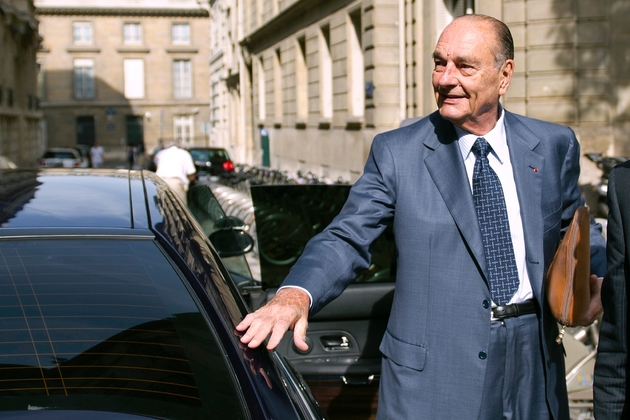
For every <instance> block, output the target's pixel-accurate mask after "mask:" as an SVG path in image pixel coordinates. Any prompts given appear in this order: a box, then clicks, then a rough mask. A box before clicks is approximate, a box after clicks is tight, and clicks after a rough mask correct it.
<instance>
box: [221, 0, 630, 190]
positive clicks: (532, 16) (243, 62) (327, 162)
mask: <svg viewBox="0 0 630 420" xmlns="http://www.w3.org/2000/svg"><path fill="white" fill-rule="evenodd" d="M219 3H220V4H221V10H223V11H225V10H227V9H229V10H230V12H231V13H232V14H237V16H236V17H235V20H236V24H237V25H238V28H239V29H236V30H232V37H234V33H239V31H241V32H242V35H240V38H239V39H240V48H241V51H240V52H241V54H240V56H239V55H238V54H235V55H234V56H233V58H232V61H230V62H229V63H225V62H224V65H225V66H231V68H232V70H233V71H236V70H238V72H239V80H240V81H241V83H240V86H239V89H237V90H235V92H236V93H237V96H238V98H239V100H240V101H241V102H242V103H244V104H245V105H242V106H241V107H240V108H238V110H239V112H240V114H239V113H237V114H236V115H237V117H238V118H240V119H241V120H243V121H245V123H244V125H243V126H241V127H239V130H241V134H240V135H241V136H242V137H243V136H244V137H243V140H242V141H243V142H245V144H247V145H248V146H247V147H248V148H249V149H251V150H252V152H251V153H250V155H251V156H252V158H253V163H260V158H259V156H262V155H265V154H268V155H269V156H270V158H271V159H270V165H271V166H272V167H277V168H280V169H285V170H290V171H297V170H301V171H312V172H314V173H316V174H318V175H323V176H329V177H331V178H333V179H334V178H337V177H343V178H344V179H349V180H351V181H354V180H355V179H356V178H357V177H358V176H359V175H360V174H361V172H362V168H363V164H364V162H365V159H366V157H367V153H368V151H369V147H370V144H371V141H372V138H373V136H374V135H375V134H376V133H378V132H382V131H385V130H390V129H393V128H395V127H397V126H399V125H400V123H401V121H402V120H404V119H405V118H409V117H414V116H422V115H427V114H429V113H431V112H433V111H434V110H435V109H436V106H435V101H434V98H433V91H432V88H431V81H430V80H431V72H432V67H433V63H432V59H431V53H432V52H433V48H434V46H435V43H436V41H437V37H438V36H439V34H440V33H441V31H442V29H443V28H444V27H445V26H446V25H447V24H448V23H449V22H450V21H451V20H452V19H453V17H455V16H458V15H461V14H464V13H471V12H475V13H483V14H487V15H491V16H494V17H497V18H499V19H501V20H503V21H505V22H506V23H507V24H508V26H509V27H510V29H511V30H512V32H513V36H514V39H515V48H516V73H515V75H514V78H513V82H512V86H511V87H510V89H509V91H508V94H507V95H506V96H505V98H504V105H505V106H506V108H507V109H509V110H511V111H514V112H517V113H521V114H524V115H527V116H531V117H534V118H541V119H545V120H548V121H553V122H557V123H561V124H566V125H569V126H571V127H572V128H573V129H574V130H575V132H576V134H577V136H578V138H579V140H580V142H581V144H582V151H583V152H589V151H594V152H602V153H604V154H608V155H628V156H630V142H629V141H628V140H629V136H630V90H629V85H630V62H629V61H628V56H629V54H630V29H628V28H630V13H628V12H630V2H627V1H626V0H604V1H602V0H242V1H236V0H232V1H227V0H223V1H221V0H217V1H216V2H214V4H215V5H216V4H219ZM211 13H215V12H212V11H211ZM216 13H218V11H217V12H216ZM223 13H224V12H223ZM214 30H215V29H212V31H214ZM223 45H224V46H225V48H231V49H232V50H233V51H238V49H235V48H234V43H232V45H231V46H230V45H229V43H225V44H223ZM224 57H225V56H224ZM232 77H233V78H234V77H236V76H235V75H234V73H232ZM217 80H223V81H225V82H227V81H228V80H230V78H229V77H228V78H225V77H224V78H222V79H217ZM247 104H249V105H247ZM213 107H215V108H216V107H219V105H213ZM232 129H233V128H230V127H228V126H216V127H215V130H217V131H224V133H223V134H221V136H220V137H224V138H236V136H237V135H236V133H235V134H231V133H230V130H232ZM243 132H244V134H243ZM265 135H268V143H266V141H265V140H266V139H264V136H265ZM267 144H268V146H267ZM267 147H268V150H266V148H267ZM588 165H592V164H591V163H590V162H588V161H585V162H584V165H583V166H584V167H586V169H589V168H588ZM585 172H588V171H585ZM587 182H588V180H587Z"/></svg>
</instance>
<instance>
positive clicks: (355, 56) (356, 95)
mask: <svg viewBox="0 0 630 420" xmlns="http://www.w3.org/2000/svg"><path fill="white" fill-rule="evenodd" d="M348 17H349V22H348V23H349V25H348V45H349V48H350V51H349V56H350V60H349V65H350V66H349V67H350V68H349V69H348V77H349V78H350V80H349V81H348V82H349V83H348V86H349V88H350V92H348V96H349V99H350V103H349V107H350V115H352V116H353V117H362V116H363V114H364V112H363V111H364V109H365V86H364V85H365V84H364V79H365V76H364V70H365V69H364V64H363V47H362V37H361V34H362V33H363V30H362V24H361V9H359V10H357V11H355V12H353V13H351V14H350V15H349V16H348Z"/></svg>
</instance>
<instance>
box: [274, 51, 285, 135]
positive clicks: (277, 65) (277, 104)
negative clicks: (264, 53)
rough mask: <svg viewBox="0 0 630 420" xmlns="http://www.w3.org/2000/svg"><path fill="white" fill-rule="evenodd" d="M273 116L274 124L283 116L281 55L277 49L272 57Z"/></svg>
mask: <svg viewBox="0 0 630 420" xmlns="http://www.w3.org/2000/svg"><path fill="white" fill-rule="evenodd" d="M273 94H274V98H273V100H274V101H273V102H274V103H273V109H274V111H273V116H274V117H275V118H276V120H277V121H276V122H275V123H280V120H282V115H283V103H282V101H283V98H284V95H283V92H282V54H281V52H280V48H278V49H277V50H276V52H275V54H274V55H273Z"/></svg>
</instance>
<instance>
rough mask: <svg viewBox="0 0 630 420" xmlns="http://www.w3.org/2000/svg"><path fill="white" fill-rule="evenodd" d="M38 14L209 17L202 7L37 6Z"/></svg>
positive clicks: (36, 12) (36, 11)
mask: <svg viewBox="0 0 630 420" xmlns="http://www.w3.org/2000/svg"><path fill="white" fill-rule="evenodd" d="M35 14H36V15H38V16H150V17H191V18H209V17H210V13H209V12H208V11H207V10H204V9H132V8H129V9H125V8H120V9H114V8H111V9H109V8H96V7H85V8H83V7H38V8H37V9H36V10H35Z"/></svg>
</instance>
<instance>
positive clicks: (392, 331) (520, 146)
mask: <svg viewBox="0 0 630 420" xmlns="http://www.w3.org/2000/svg"><path fill="white" fill-rule="evenodd" d="M513 57H514V47H513V41H512V36H511V34H510V31H509V29H508V27H507V26H506V25H505V24H504V23H502V22H500V21H498V20H496V19H494V18H491V17H488V16H483V15H465V16H461V17H458V18H456V19H454V20H453V21H452V22H451V23H450V24H449V25H448V26H447V27H446V28H445V30H444V31H443V32H442V34H441V36H440V37H439V40H438V42H437V45H436V48H435V51H434V53H433V60H434V70H433V75H432V81H433V88H434V91H435V98H436V101H437V107H438V111H436V112H435V113H432V114H431V115H429V116H427V117H425V118H423V119H421V120H420V121H418V122H416V123H414V124H411V125H408V126H406V127H402V128H399V129H396V130H393V131H389V132H386V133H382V134H378V135H377V136H376V137H375V138H374V141H373V143H372V148H371V151H370V154H369V157H368V160H367V163H366V165H365V168H364V173H363V175H362V176H361V177H360V179H359V180H358V181H357V182H356V183H355V184H354V185H353V187H352V188H351V191H350V195H349V197H348V200H347V202H346V204H345V206H344V208H343V209H342V211H341V213H340V214H339V216H337V217H336V218H335V220H333V222H332V223H331V224H330V225H329V226H328V227H327V228H326V229H325V230H324V231H323V232H322V233H320V234H319V235H317V236H316V237H315V238H313V239H312V240H311V241H310V242H309V244H308V245H307V246H306V249H305V250H304V253H303V254H302V256H301V257H300V259H299V260H298V261H297V262H296V264H295V265H294V266H293V268H292V270H291V272H290V273H289V275H288V276H287V277H286V279H285V281H284V283H283V287H282V288H281V289H280V290H278V292H277V293H276V296H275V297H274V298H273V299H272V300H270V301H269V302H268V303H267V304H266V305H265V306H263V307H262V308H260V309H258V310H257V311H256V312H254V313H253V314H249V315H247V316H246V317H245V319H244V320H243V321H242V322H241V323H240V324H239V325H238V326H237V331H238V332H239V333H240V334H243V335H242V337H241V342H242V343H246V344H247V345H248V346H249V347H257V346H259V345H260V344H262V343H263V342H264V340H265V339H267V338H268V336H269V335H270V337H269V340H268V342H267V347H268V348H275V347H276V346H277V345H278V343H279V341H280V339H281V337H282V336H283V334H284V333H285V332H286V331H287V329H292V330H293V331H294V334H293V343H294V344H295V346H296V347H297V348H299V349H302V350H306V349H307V348H308V346H307V344H306V342H305V335H306V328H307V324H308V321H307V320H308V315H309V313H310V314H314V313H316V312H318V311H319V310H320V309H321V308H322V307H323V306H324V305H326V304H327V303H328V302H330V301H331V300H333V299H334V298H336V297H337V296H338V295H339V294H340V293H341V292H342V291H343V290H344V289H345V287H346V286H347V285H348V284H349V283H350V282H351V281H352V280H353V279H354V278H355V276H356V275H357V274H358V273H360V272H361V271H362V270H364V269H365V268H367V267H368V265H369V263H370V252H371V246H372V244H373V242H374V241H375V240H376V238H377V237H378V236H379V235H380V234H381V233H382V232H383V231H384V229H385V228H386V227H387V226H388V225H389V224H393V228H394V235H395V242H396V249H397V274H396V290H395V294H394V301H393V304H392V310H391V315H390V318H389V321H388V326H387V330H386V333H385V335H384V337H383V339H382V341H381V346H380V350H381V352H382V354H383V361H382V369H381V381H380V386H379V405H378V413H377V417H378V418H379V419H414V420H421V419H432V420H433V419H526V420H529V419H536V420H541V419H552V418H553V419H568V418H569V411H568V398H567V390H566V383H565V379H564V377H565V368H564V354H563V347H562V345H559V344H557V343H556V342H555V338H556V337H557V335H558V325H557V322H556V320H555V319H554V318H553V316H552V315H551V312H550V309H549V306H548V303H547V301H546V297H545V285H544V278H545V273H546V271H547V268H548V266H549V263H550V262H551V260H552V258H553V256H554V252H555V250H556V248H557V246H558V243H559V242H560V238H561V235H562V228H565V227H566V226H568V224H569V222H570V220H571V218H572V216H573V213H574V212H575V210H576V209H577V207H578V206H580V205H582V204H584V199H583V197H582V196H581V193H580V188H579V186H578V183H577V182H578V176H579V158H580V151H579V144H578V142H577V139H576V137H575V135H574V133H573V131H572V130H571V129H570V128H568V127H563V126H559V125H555V124H551V123H547V122H543V121H539V120H534V119H531V118H526V117H523V116H520V115H516V114H513V113H511V112H508V111H507V110H505V109H504V108H503V107H502V105H501V104H500V101H499V100H500V98H501V96H502V95H504V94H505V93H506V91H507V89H508V87H509V85H510V80H511V77H512V74H513V72H514V59H513ZM506 204H507V207H506ZM487 210H491V211H492V213H488V211H487ZM591 239H592V240H591V254H592V255H591V262H592V266H591V272H592V273H594V275H592V276H591V279H590V281H591V288H592V296H593V297H592V300H591V305H590V307H589V311H588V313H587V314H586V315H585V316H584V318H583V319H581V321H580V323H581V324H590V323H592V321H593V320H594V319H595V318H596V316H598V315H599V313H600V312H601V301H600V300H599V286H600V283H599V281H598V277H599V276H602V275H603V272H604V271H605V263H606V261H605V243H604V239H603V237H602V235H601V225H598V224H596V223H595V221H593V220H591ZM495 245H497V246H496V247H495ZM497 248H498V249H497ZM497 251H499V252H497Z"/></svg>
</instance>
